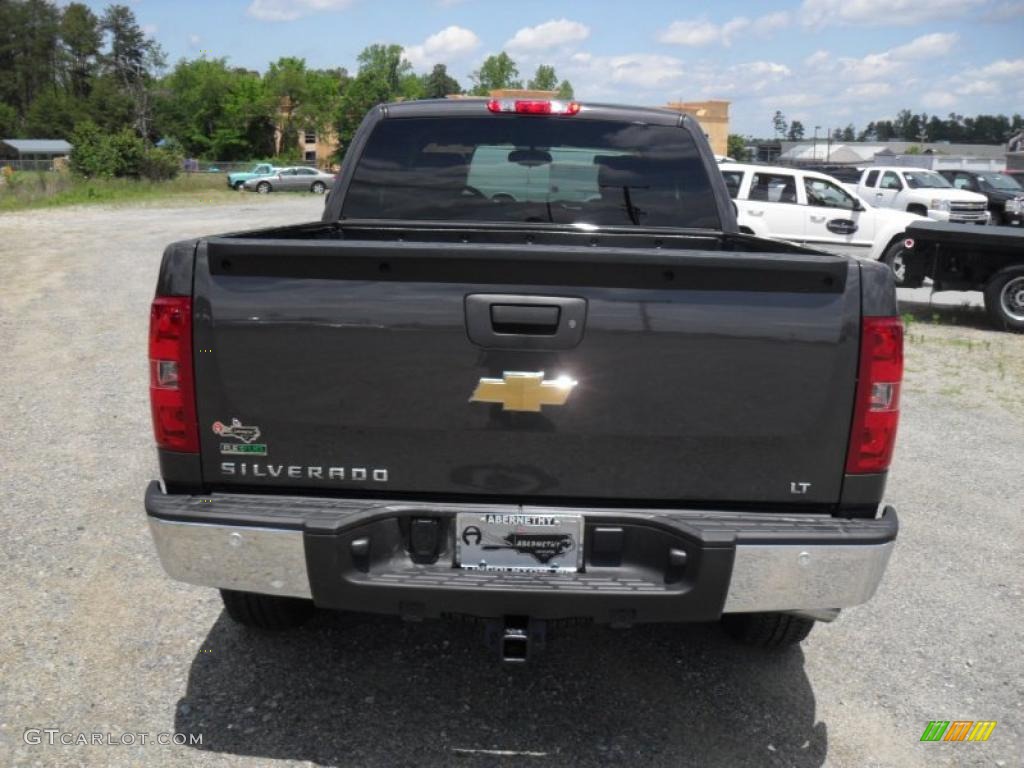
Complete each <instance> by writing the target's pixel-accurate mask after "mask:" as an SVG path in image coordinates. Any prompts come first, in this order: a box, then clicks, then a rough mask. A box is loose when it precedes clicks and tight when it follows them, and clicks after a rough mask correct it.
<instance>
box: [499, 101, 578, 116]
mask: <svg viewBox="0 0 1024 768" xmlns="http://www.w3.org/2000/svg"><path fill="white" fill-rule="evenodd" d="M487 109H489V110H490V111H491V112H515V113H517V114H520V115H575V114H577V113H578V112H579V111H580V105H579V102H576V101H558V100H554V101H552V100H550V99H491V100H490V101H488V102H487Z"/></svg>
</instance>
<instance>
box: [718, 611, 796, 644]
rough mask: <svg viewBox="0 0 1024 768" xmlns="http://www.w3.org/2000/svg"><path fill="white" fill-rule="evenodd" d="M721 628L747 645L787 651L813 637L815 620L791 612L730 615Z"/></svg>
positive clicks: (728, 614) (723, 619)
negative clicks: (812, 631)
mask: <svg viewBox="0 0 1024 768" xmlns="http://www.w3.org/2000/svg"><path fill="white" fill-rule="evenodd" d="M722 626H723V627H724V628H725V631H726V632H728V633H729V635H731V636H732V638H733V639H734V640H737V641H739V642H741V643H743V644H744V645H751V646H755V647H757V648H788V647H789V646H791V645H797V644H798V643H799V642H800V641H801V640H803V639H804V638H805V637H807V635H808V634H810V632H811V630H812V629H813V628H814V619H805V618H803V617H801V616H793V615H791V614H788V613H727V614H726V615H724V616H723V617H722Z"/></svg>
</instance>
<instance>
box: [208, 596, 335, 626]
mask: <svg viewBox="0 0 1024 768" xmlns="http://www.w3.org/2000/svg"><path fill="white" fill-rule="evenodd" d="M220 597H221V600H223V601H224V609H225V610H226V611H227V614H228V616H230V617H231V618H232V619H234V620H235V621H236V622H238V623H239V624H242V625H244V626H246V627H255V628H256V629H269V630H274V631H278V630H282V629H293V628H295V627H298V626H300V625H301V624H304V623H305V622H307V621H309V619H310V618H312V616H313V614H314V613H316V608H315V607H314V605H313V601H312V600H302V599H300V598H297V597H281V596H280V595H259V594H256V593H255V592H236V591H235V590H233V589H222V590H221V591H220Z"/></svg>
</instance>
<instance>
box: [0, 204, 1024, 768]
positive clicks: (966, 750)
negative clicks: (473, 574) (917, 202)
mask: <svg viewBox="0 0 1024 768" xmlns="http://www.w3.org/2000/svg"><path fill="white" fill-rule="evenodd" d="M321 202H322V201H321V200H320V199H317V198H312V197H294V198H292V197H288V198H285V197H278V196H272V197H271V199H269V200H263V199H260V198H256V197H255V196H252V197H240V198H239V200H238V201H237V202H232V203H230V204H225V205H218V206H212V205H207V206H203V205H198V206H196V205H192V206H183V207H178V208H167V207H155V206H153V207H130V208H97V207H85V208H77V209H64V210H59V211H39V212H32V213H23V214H13V215H6V216H3V217H0V286H2V287H0V338H2V339H3V344H2V345H0V384H2V393H3V396H2V398H0V428H2V440H0V463H2V468H3V469H2V472H0V498H2V499H3V511H4V523H5V528H6V530H5V532H4V534H3V536H0V553H2V556H3V562H4V566H5V567H4V586H5V588H4V589H3V590H2V591H0V615H2V616H3V617H4V621H3V622H2V624H0V765H46V766H50V765H52V766H58V765H59V766H74V765H116V766H122V765H123V766H128V765H180V766H193V765H198V766H238V765H267V764H270V763H272V762H273V764H274V765H335V764H336V765H350V766H401V765H410V766H412V765H416V766H422V765H447V764H458V765H462V766H467V768H476V767H477V766H499V765H509V766H547V765H566V764H567V765H573V766H577V765H578V766H587V765H634V764H635V765H650V766H670V765H671V766H675V765H687V764H700V765H723V766H737V765H798V766H804V765H813V766H817V765H823V764H827V765H835V766H858V767H859V766H871V765H885V766H918V765H920V766H925V765H927V766H935V765H940V766H941V765H987V766H989V765H997V766H1001V765H1006V766H1011V765H1020V764H1021V762H1020V760H1021V755H1024V725H1022V718H1024V711H1022V702H1024V684H1022V672H1024V667H1022V662H1021V656H1020V653H1021V648H1024V631H1022V630H1024V599H1022V591H1024V586H1022V579H1021V566H1020V556H1021V552H1022V549H1024V536H1022V533H1024V516H1022V514H1021V513H1022V510H1024V493H1022V491H1021V482H1020V480H1021V466H1022V458H1024V429H1022V426H1024V405H1022V398H1021V394H1020V393H1021V388H1020V382H1021V381H1022V373H1024V337H1021V336H1012V335H1009V334H1003V333H996V332H994V331H991V330H988V329H987V328H986V327H985V325H984V322H983V320H982V319H981V318H979V317H977V313H975V314H973V315H971V314H970V313H968V315H967V316H966V319H965V318H964V312H963V311H962V310H961V309H959V308H957V307H952V308H948V307H947V308H945V309H942V308H940V309H939V310H935V309H934V308H932V307H927V305H922V306H923V307H924V309H920V307H919V308H918V309H919V310H920V311H916V312H915V316H917V317H919V318H920V321H918V322H912V323H911V327H910V343H909V345H908V377H907V385H906V391H907V395H906V398H905V407H904V417H903V422H902V426H901V440H900V445H899V448H898V452H897V458H896V462H895V465H894V467H893V472H892V479H891V481H890V484H889V493H888V500H889V501H890V502H891V503H893V504H895V505H896V507H897V508H898V510H899V512H900V515H901V521H902V525H903V527H902V531H901V535H900V540H899V543H898V545H897V547H896V550H895V553H894V555H893V558H892V561H891V564H890V568H889V572H888V573H887V575H886V578H885V580H884V582H883V584H882V587H881V589H880V591H879V593H878V595H877V596H876V597H875V599H874V600H873V601H872V602H870V603H869V604H867V605H865V606H862V607H859V608H855V609H852V610H849V611H847V612H845V613H844V614H843V616H842V617H841V618H840V619H839V620H838V621H837V622H835V623H834V624H830V625H822V626H819V627H818V628H816V629H815V631H814V632H813V633H812V634H811V636H810V638H809V639H808V640H807V641H806V642H805V643H804V645H803V646H802V648H801V649H797V650H792V651H789V652H786V653H782V654H774V655H773V654H766V653H759V652H752V651H750V650H746V649H743V648H740V647H737V646H735V645H732V644H731V643H729V642H728V641H726V640H725V638H724V637H723V635H722V634H721V633H720V631H719V630H718V629H717V628H716V627H703V626H693V627H682V628H671V627H669V628H664V627H659V628H641V629H635V630H632V631H628V632H615V631H612V630H604V629H575V630H571V631H565V632H563V633H560V634H558V635H557V636H554V637H551V638H550V642H549V649H548V651H547V653H546V654H545V655H543V656H542V657H540V658H539V659H538V660H537V661H536V662H535V663H531V664H530V665H528V666H526V667H525V668H520V669H513V670H509V669H505V668H502V667H500V666H498V665H497V664H496V663H495V661H494V659H493V658H492V656H491V655H490V653H489V652H488V651H487V650H486V649H485V648H484V647H483V646H482V644H481V642H480V636H479V635H478V632H477V630H476V629H474V628H471V627H464V626H453V625H445V624H438V623H426V624H421V625H405V624H402V623H400V622H397V621H392V620H381V619H372V618H362V617H341V616H336V615H324V616H321V617H319V618H317V619H316V620H314V622H313V623H312V624H311V625H309V626H307V627H305V628H303V629H302V630H301V631H298V632H294V633H289V634H285V635H260V634H252V633H246V632H243V631H241V630H240V629H239V628H237V627H236V626H234V625H232V623H231V622H230V621H228V620H227V619H226V618H225V617H224V615H223V613H222V611H221V605H220V601H219V598H218V597H217V595H216V593H215V592H213V591H212V590H206V589H201V588H196V587H190V586H187V585H183V584H177V583H174V582H171V581H170V580H168V579H166V578H165V577H164V575H163V573H162V571H161V569H160V566H159V563H158V562H157V559H156V555H155V553H154V550H153V547H152V545H151V543H150V540H149V533H148V530H147V528H146V524H145V518H144V513H143V509H142V492H143V489H144V487H145V484H146V482H147V481H148V480H149V479H150V478H152V477H155V475H156V464H155V459H154V452H153V450H152V446H151V437H150V424H149V413H148V403H147V392H146V365H145V357H146V346H145V345H146V325H147V320H146V318H147V307H148V303H149V301H150V297H151V294H152V292H153V286H154V282H155V277H156V271H157V266H158V263H159V255H160V253H161V251H162V248H163V246H164V245H165V244H166V243H167V242H169V241H171V240H175V239H178V238H183V237H188V236H193V235H201V234H207V233H211V232H218V231H227V230H234V229H244V228H250V227H256V226H268V225H273V224H277V223H285V222H294V221H303V220H310V219H315V218H317V217H318V215H319V211H320V205H321ZM910 311H914V309H913V307H911V309H910ZM953 313H959V314H958V315H956V316H957V317H958V318H959V319H960V320H965V322H963V323H962V324H960V325H956V326H951V325H948V324H945V323H946V322H947V321H949V320H951V319H952V318H953V316H954V314H953ZM934 719H942V720H954V719H966V720H972V719H991V720H997V721H998V722H999V724H998V726H997V727H996V729H995V731H994V732H993V734H992V737H991V739H990V740H989V741H988V742H987V743H981V744H957V743H952V744H941V743H940V744H921V743H919V741H918V739H919V737H920V736H921V733H922V731H923V730H924V728H925V725H926V723H927V722H928V721H929V720H934ZM26 728H57V729H60V730H61V731H62V732H68V733H77V732H85V733H93V732H98V733H106V732H111V733H114V734H117V737H118V738H119V737H120V735H121V734H127V733H132V734H139V733H145V734H150V735H149V740H152V739H153V738H155V734H158V733H164V732H186V733H192V734H202V739H203V742H202V745H201V746H193V747H187V746H157V745H153V744H147V745H146V746H142V745H140V744H139V743H136V744H135V745H133V746H124V745H87V746H86V745H79V746H47V745H46V744H45V742H44V743H43V744H41V745H38V746H37V745H28V744H26V743H25V742H24V739H23V734H24V732H25V729H26ZM135 738H136V742H138V741H139V740H140V737H135ZM461 749H468V750H478V749H497V750H515V751H520V752H529V753H533V754H521V755H515V756H509V755H506V756H494V755H487V754H480V753H472V754H462V753H460V752H459V750H461Z"/></svg>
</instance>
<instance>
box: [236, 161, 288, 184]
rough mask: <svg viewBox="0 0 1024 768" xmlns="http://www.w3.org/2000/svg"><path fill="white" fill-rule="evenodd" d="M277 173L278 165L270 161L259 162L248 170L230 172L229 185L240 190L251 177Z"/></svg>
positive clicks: (255, 177)
mask: <svg viewBox="0 0 1024 768" xmlns="http://www.w3.org/2000/svg"><path fill="white" fill-rule="evenodd" d="M275 173H277V167H276V166H273V165H271V164H270V163H259V164H257V165H254V166H253V167H252V168H251V169H250V170H248V171H238V172H237V173H229V174H228V186H229V187H231V188H232V189H238V190H240V189H241V188H242V185H243V184H245V182H247V181H248V180H249V179H257V178H259V177H260V176H270V175H272V174H275Z"/></svg>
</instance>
